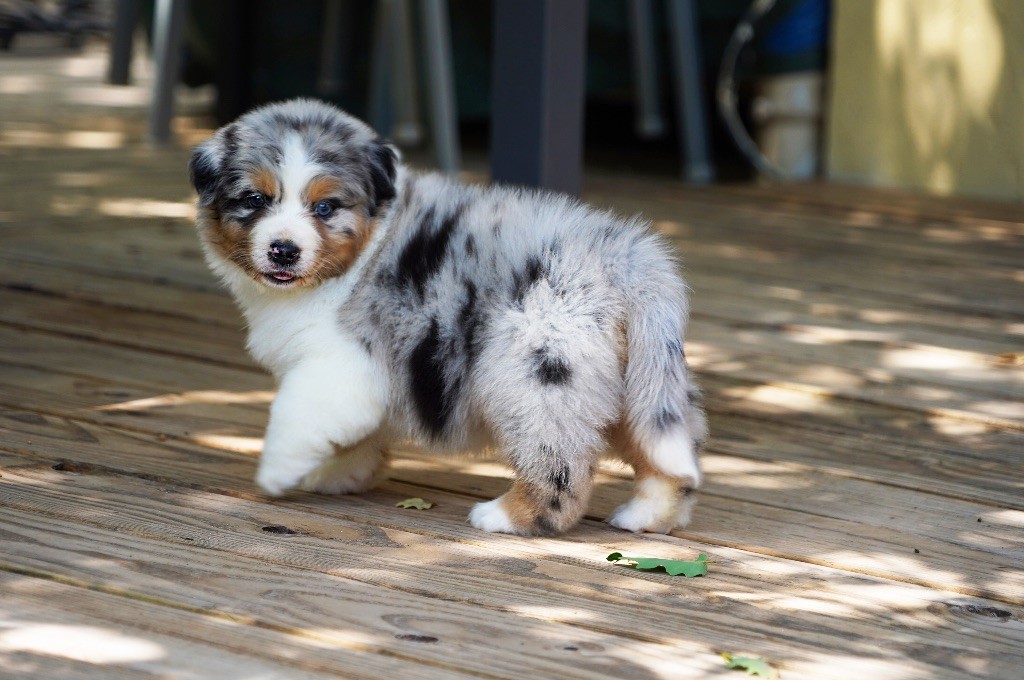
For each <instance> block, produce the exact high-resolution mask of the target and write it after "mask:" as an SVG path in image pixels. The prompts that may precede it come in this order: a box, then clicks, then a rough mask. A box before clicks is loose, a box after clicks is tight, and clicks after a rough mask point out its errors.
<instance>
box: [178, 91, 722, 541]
mask: <svg viewBox="0 0 1024 680" xmlns="http://www.w3.org/2000/svg"><path fill="white" fill-rule="evenodd" d="M398 161H399V157H398V153H397V152H396V150H395V149H394V148H393V147H391V146H389V145H388V144H387V143H385V142H384V141H383V140H382V139H381V138H380V137H379V136H378V135H377V134H375V133H374V131H373V130H371V129H370V128H369V127H367V126H366V125H365V124H363V123H362V122H361V121H359V120H357V119H355V118H353V117H352V116H349V115H347V114H345V113H343V112H342V111H340V110H338V109H336V108H334V107H332V106H329V105H326V104H323V103H320V102H316V101H311V100H295V101H289V102H285V103H281V104H273V105H270V106H266V107H263V108H260V109H256V110H254V111H252V112H250V113H248V114H246V115H244V116H242V117H241V118H240V119H238V120H237V121H236V122H234V123H231V124H230V125H227V126H225V127H224V128H222V129H220V130H218V131H217V132H216V133H215V134H214V136H213V137H212V138H211V139H209V140H208V141H206V142H204V143H203V144H201V145H200V146H199V147H197V148H196V149H195V151H194V153H193V156H192V159H191V162H190V164H189V171H190V176H191V180H192V183H193V185H194V186H195V189H196V191H197V192H198V194H199V218H198V230H199V235H200V238H201V241H202V244H203V248H204V251H205V254H206V258H207V260H208V262H209V264H210V266H211V267H212V269H213V271H214V272H215V273H216V274H217V275H218V276H219V277H220V278H221V279H223V281H224V282H225V283H226V285H227V286H228V288H230V290H231V292H232V293H233V294H234V297H235V299H236V300H237V302H238V304H239V306H240V307H241V309H242V312H243V313H244V315H245V318H246V321H247V322H248V327H249V337H248V349H249V351H250V352H251V354H252V356H253V357H254V358H255V359H256V360H257V361H258V362H259V363H260V364H262V365H263V366H265V367H266V368H267V369H269V370H270V371H271V372H272V373H273V374H274V376H275V378H276V379H277V382H278V386H279V389H278V392H277V396H276V398H275V399H274V402H273V404H272V405H271V409H270V423H269V425H268V426H267V431H266V438H265V440H264V448H263V454H262V456H261V458H260V462H259V468H258V471H257V474H256V481H257V483H258V484H259V486H260V487H262V488H263V489H264V490H265V491H267V492H268V493H270V494H271V495H274V496H277V495H279V494H282V493H284V492H286V491H288V490H289V489H295V488H301V489H305V490H309V491H316V492H320V493H328V494H344V493H354V492H359V491H363V490H366V489H368V488H370V487H371V486H372V485H373V484H374V482H375V481H377V480H378V478H379V477H380V475H381V471H382V468H383V466H384V464H385V462H386V458H387V455H388V449H389V447H390V446H392V445H397V444H401V443H409V442H412V443H415V444H417V445H419V446H421V447H424V448H427V449H430V450H436V451H446V452H447V451H460V450H467V449H480V448H486V447H493V448H495V449H497V450H498V451H499V452H500V453H501V454H502V455H503V456H504V458H505V459H507V461H508V463H509V464H510V465H511V466H512V468H513V469H514V470H515V475H516V478H515V481H514V482H513V483H512V486H511V488H510V489H509V490H508V492H507V493H505V494H504V495H502V496H501V497H499V498H497V499H495V500H492V501H489V502H486V503H479V504H477V505H476V506H475V507H474V508H473V510H472V512H471V513H470V516H469V521H470V522H471V523H472V524H473V526H475V527H477V528H480V529H484V530H486V531H499V532H507V533H513V534H523V535H533V534H550V533H556V532H560V531H564V530H565V529H567V528H569V527H571V526H573V524H575V523H576V522H577V521H578V520H579V519H580V517H581V516H582V515H583V512H584V511H585V509H586V505H587V500H588V497H589V495H590V491H591V486H592V477H593V474H594V467H595V464H596V461H597V459H598V456H599V455H601V454H602V453H605V452H611V453H613V454H615V455H618V456H620V457H621V458H623V459H624V460H625V461H627V462H628V463H630V464H631V465H632V466H633V468H634V470H635V473H636V490H635V495H634V496H633V497H632V499H631V500H629V501H628V502H626V503H625V504H624V505H622V506H620V507H619V508H618V509H616V510H615V511H614V513H613V514H612V515H611V517H610V518H609V519H608V521H609V522H610V523H611V524H613V525H614V526H616V527H620V528H623V529H628V530H631V531H652V532H668V531H670V530H671V529H672V528H674V527H677V526H682V525H684V524H686V523H687V522H688V521H689V515H690V510H691V507H692V505H693V501H694V496H693V495H692V494H690V491H691V490H692V489H694V488H696V487H697V486H698V485H699V484H700V481H701V472H700V466H699V464H698V460H697V449H698V447H699V445H700V443H701V441H702V440H703V438H704V437H705V431H706V427H705V419H704V415H703V412H702V410H701V409H700V407H699V405H698V404H697V401H698V397H699V393H698V391H697V388H696V387H695V385H694V383H693V381H692V379H691V376H690V373H689V371H688V369H687V365H686V359H685V355H684V352H683V331H684V327H685V323H686V318H687V313H688V311H687V297H686V287H685V285H684V283H683V281H682V279H681V278H680V276H679V274H678V273H677V271H676V270H677V267H676V263H675V262H674V260H673V258H672V256H671V255H670V248H669V246H668V245H667V244H666V243H665V241H664V240H663V239H662V238H660V237H659V236H658V235H656V234H654V233H652V232H651V231H650V229H649V226H648V225H647V224H646V223H644V222H642V221H641V220H639V219H636V218H633V219H622V218H619V217H617V216H615V215H612V214H610V213H608V212H603V211H598V210H594V209H592V208H589V207H587V206H585V205H582V204H580V203H579V202H577V201H575V200H573V199H571V198H568V197H565V196H560V195H553V194H546V193H543V192H536V191H527V190H522V189H513V188H506V187H476V186H464V185H462V184H459V183H457V182H455V181H453V180H451V179H448V178H446V177H443V176H439V175H435V174H419V173H416V172H413V171H412V170H410V169H408V168H405V167H403V166H401V165H400V164H399V162H398Z"/></svg>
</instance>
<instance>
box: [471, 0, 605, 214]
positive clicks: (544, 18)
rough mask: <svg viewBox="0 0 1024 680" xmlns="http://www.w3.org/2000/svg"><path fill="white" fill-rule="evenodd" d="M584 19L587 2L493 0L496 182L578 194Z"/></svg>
mask: <svg viewBox="0 0 1024 680" xmlns="http://www.w3.org/2000/svg"><path fill="white" fill-rule="evenodd" d="M586 19H587V3H586V0H495V3H494V79H493V80H494V100H493V106H494V111H493V114H492V118H491V120H492V131H491V175H492V178H493V179H494V180H495V181H498V182H508V183H513V184H526V185H530V186H539V187H545V188H547V189H553V190H556V191H563V192H566V193H570V194H578V193H579V191H580V187H581V185H582V179H583V97H584V92H583V84H584V65H585V59H586Z"/></svg>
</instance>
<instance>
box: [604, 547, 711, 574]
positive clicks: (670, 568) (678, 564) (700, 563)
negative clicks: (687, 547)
mask: <svg viewBox="0 0 1024 680" xmlns="http://www.w3.org/2000/svg"><path fill="white" fill-rule="evenodd" d="M605 559H606V560H608V561H609V562H622V561H625V562H626V563H628V564H629V566H631V567H636V568H637V569H658V568H661V569H664V570H665V571H666V572H668V574H669V575H670V576H679V575H680V574H682V575H683V576H688V577H693V576H703V575H704V574H706V573H708V556H707V553H701V554H700V555H698V556H697V559H695V560H693V561H689V562H688V561H685V560H663V559H661V558H658V557H625V556H624V555H623V554H622V553H617V552H614V553H612V554H611V555H609V556H608V557H606V558H605Z"/></svg>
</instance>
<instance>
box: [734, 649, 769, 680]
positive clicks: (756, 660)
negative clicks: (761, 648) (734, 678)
mask: <svg viewBox="0 0 1024 680" xmlns="http://www.w3.org/2000/svg"><path fill="white" fill-rule="evenodd" d="M722 658H723V659H725V664H726V667H727V668H735V669H737V670H741V671H746V672H747V673H749V674H750V675H757V676H759V677H762V678H768V680H779V671H778V669H777V668H774V667H772V666H771V665H770V664H769V663H768V662H767V661H765V660H764V658H763V657H760V656H743V655H736V656H733V655H732V654H729V653H728V652H722Z"/></svg>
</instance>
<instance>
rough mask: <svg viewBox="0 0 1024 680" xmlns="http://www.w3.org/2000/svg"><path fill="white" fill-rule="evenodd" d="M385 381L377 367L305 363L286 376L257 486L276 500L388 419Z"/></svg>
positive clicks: (272, 416) (274, 406)
mask: <svg viewBox="0 0 1024 680" xmlns="http://www.w3.org/2000/svg"><path fill="white" fill-rule="evenodd" d="M384 412H385V394H384V381H383V377H382V376H380V375H379V374H378V373H377V372H376V371H374V370H373V367H372V366H368V365H367V366H352V365H351V364H348V365H344V364H338V363H335V362H331V361H326V360H320V361H306V362H304V363H302V364H299V365H298V366H296V367H295V368H293V369H291V370H290V371H289V372H288V373H286V374H285V376H284V378H283V379H282V380H281V386H280V388H279V389H278V392H277V396H276V397H275V398H274V403H273V404H271V407H270V423H269V425H267V433H266V437H265V439H264V442H263V454H262V455H261V456H260V464H259V469H258V470H257V472H256V483H257V484H258V485H259V486H260V487H261V488H262V489H263V490H265V491H266V492H267V493H269V494H270V495H272V496H279V495H281V494H283V493H284V492H285V491H288V490H289V489H293V488H295V487H297V486H299V484H300V482H301V481H302V479H303V478H304V477H306V476H307V475H308V474H310V473H311V472H313V471H314V470H316V469H317V468H318V467H320V465H321V464H323V463H324V462H325V461H327V460H328V459H329V458H330V457H331V456H332V455H333V454H334V450H335V446H336V445H337V446H341V447H348V446H352V445H354V444H356V443H357V442H359V441H360V440H362V439H363V438H364V437H366V436H367V435H369V434H371V433H372V432H373V431H374V430H376V429H377V428H378V427H379V426H380V424H381V421H382V420H383V418H384Z"/></svg>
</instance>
